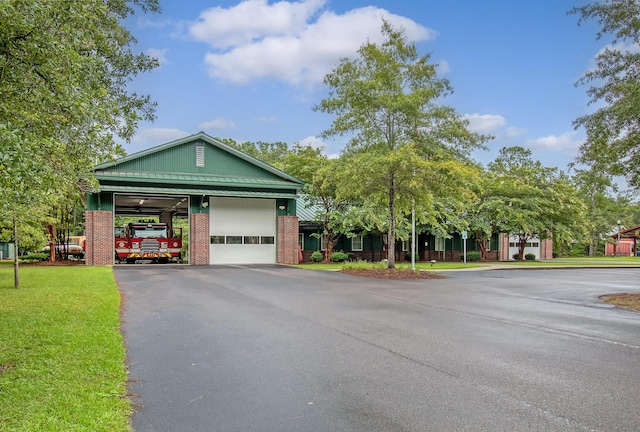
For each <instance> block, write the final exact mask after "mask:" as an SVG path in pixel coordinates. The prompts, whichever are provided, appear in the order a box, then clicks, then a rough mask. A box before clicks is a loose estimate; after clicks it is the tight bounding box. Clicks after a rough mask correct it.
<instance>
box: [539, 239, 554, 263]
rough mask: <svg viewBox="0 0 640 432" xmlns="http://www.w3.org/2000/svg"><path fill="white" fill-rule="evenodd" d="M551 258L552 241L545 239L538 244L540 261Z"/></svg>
mask: <svg viewBox="0 0 640 432" xmlns="http://www.w3.org/2000/svg"><path fill="white" fill-rule="evenodd" d="M551 258H553V240H552V239H545V240H542V241H541V242H540V259H551Z"/></svg>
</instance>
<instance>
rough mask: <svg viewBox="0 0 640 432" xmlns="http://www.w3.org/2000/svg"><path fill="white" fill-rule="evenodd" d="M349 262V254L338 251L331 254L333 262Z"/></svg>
mask: <svg viewBox="0 0 640 432" xmlns="http://www.w3.org/2000/svg"><path fill="white" fill-rule="evenodd" d="M348 260H349V254H348V253H344V252H342V251H336V252H333V253H332V254H331V261H333V262H345V261H348Z"/></svg>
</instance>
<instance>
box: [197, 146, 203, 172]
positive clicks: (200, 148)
mask: <svg viewBox="0 0 640 432" xmlns="http://www.w3.org/2000/svg"><path fill="white" fill-rule="evenodd" d="M196 166H197V167H203V166H204V147H203V146H196Z"/></svg>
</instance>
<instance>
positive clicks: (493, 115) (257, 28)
mask: <svg viewBox="0 0 640 432" xmlns="http://www.w3.org/2000/svg"><path fill="white" fill-rule="evenodd" d="M584 3H585V1H580V0H575V1H568V0H536V1H533V0H522V1H514V0H459V1H455V2H448V1H442V0H419V1H418V0H415V1H407V0H404V1H403V0H390V1H387V0H339V1H338V0H299V1H268V0H245V1H242V2H238V1H205V0H189V1H184V2H177V1H163V0H160V4H161V7H162V13H160V14H146V15H136V16H135V17H133V18H132V19H129V20H128V21H127V22H126V25H127V27H128V28H129V29H130V30H131V32H132V33H133V34H134V36H135V37H136V38H137V39H138V44H137V46H136V48H137V49H139V50H141V51H145V52H147V53H148V54H151V55H153V56H155V57H157V58H158V59H159V61H160V64H161V66H160V67H159V68H158V69H156V70H154V71H153V72H150V73H146V74H143V75H140V76H138V77H137V78H136V79H135V80H134V81H133V82H132V84H131V89H132V90H134V91H136V92H139V93H144V94H150V95H151V97H152V99H153V100H154V101H156V102H157V103H158V107H157V120H156V121H155V122H153V123H141V124H140V128H139V130H138V133H137V134H136V136H135V137H134V139H133V140H132V142H131V143H126V144H124V147H125V149H126V150H127V152H129V153H133V152H136V151H139V150H142V149H145V148H148V147H151V146H154V145H158V144H162V143H165V142H168V141H171V140H173V139H177V138H180V137H182V136H185V135H189V134H193V133H196V132H198V131H204V132H206V133H208V134H209V135H211V136H214V137H224V138H233V139H235V140H237V141H269V142H272V141H284V142H286V143H288V144H289V145H293V144H294V143H296V142H301V143H308V144H312V145H323V146H324V147H325V151H326V153H327V154H329V155H336V154H339V153H340V151H341V150H342V148H343V146H344V140H343V139H336V140H331V141H325V142H322V141H320V139H319V138H318V136H319V134H320V133H321V132H322V131H323V130H325V129H326V128H328V127H329V125H330V123H331V120H332V117H331V116H329V115H327V114H323V113H319V112H314V111H313V110H312V107H313V106H314V105H316V104H317V103H319V102H320V101H321V100H322V98H324V97H326V95H327V89H326V88H325V87H324V86H323V85H322V78H323V77H324V75H325V74H326V73H327V72H329V71H330V70H331V69H332V68H333V67H335V66H336V64H337V62H338V61H339V59H340V58H343V57H351V56H354V55H355V53H356V50H357V49H358V48H359V47H360V46H361V45H362V44H363V43H364V42H365V41H366V40H367V38H368V39H369V40H371V41H373V42H378V41H381V38H382V36H381V35H380V26H381V22H382V21H381V20H382V17H384V18H385V19H387V20H388V21H390V22H391V23H392V24H393V25H394V26H395V27H396V28H399V27H402V28H404V29H405V31H406V34H407V37H408V38H409V39H410V40H411V41H413V42H415V43H416V46H417V47H418V50H419V52H420V53H421V54H426V53H431V56H432V57H431V60H432V62H433V63H438V64H439V65H440V66H439V71H440V74H441V76H443V77H446V78H447V79H449V81H450V83H451V85H452V86H453V89H454V94H453V95H451V96H449V97H447V98H446V99H444V101H443V103H445V104H447V105H450V106H452V107H453V108H455V109H456V111H457V112H458V113H460V114H463V115H465V116H467V117H468V118H469V120H470V128H471V129H473V130H475V131H478V132H482V133H488V134H491V135H494V136H495V137H496V138H495V139H494V140H492V141H491V142H489V143H488V147H489V151H486V152H476V153H474V157H475V158H476V159H477V160H478V161H480V162H482V163H487V162H489V161H491V160H493V159H494V158H495V157H496V155H497V153H498V150H499V149H500V148H502V147H505V146H513V145H521V146H523V147H526V148H529V149H531V150H532V152H533V155H534V158H536V159H538V160H540V161H541V162H542V163H543V164H545V165H547V166H558V167H560V168H562V169H566V165H567V164H568V163H569V162H571V161H573V159H574V158H575V155H576V151H577V148H578V146H579V145H580V143H581V142H582V140H583V139H584V132H583V131H582V130H577V131H575V130H574V128H573V126H572V121H573V120H575V119H576V118H577V117H579V116H580V115H583V114H585V113H587V112H589V111H590V110H592V109H593V108H592V107H589V106H588V98H587V96H586V88H585V87H575V86H574V83H575V82H576V80H578V78H580V76H581V75H582V74H583V73H584V72H585V71H586V70H588V69H589V68H590V67H592V65H593V58H594V56H595V55H596V54H597V53H598V51H599V50H600V49H602V48H603V47H604V45H605V41H596V38H595V34H596V31H597V28H596V27H595V24H594V23H587V24H583V25H582V26H578V25H577V17H576V16H575V15H567V11H568V10H570V9H571V8H572V7H573V6H580V5H582V4H584Z"/></svg>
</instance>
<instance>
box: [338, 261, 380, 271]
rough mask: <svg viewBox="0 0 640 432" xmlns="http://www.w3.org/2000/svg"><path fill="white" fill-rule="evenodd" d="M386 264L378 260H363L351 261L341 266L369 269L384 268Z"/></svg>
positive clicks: (347, 268)
mask: <svg viewBox="0 0 640 432" xmlns="http://www.w3.org/2000/svg"><path fill="white" fill-rule="evenodd" d="M386 267H387V264H386V263H384V262H382V261H380V262H369V261H363V260H360V259H359V260H357V261H351V262H347V263H345V264H344V266H343V267H342V268H343V269H345V270H371V269H377V268H386Z"/></svg>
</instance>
